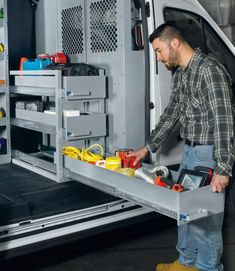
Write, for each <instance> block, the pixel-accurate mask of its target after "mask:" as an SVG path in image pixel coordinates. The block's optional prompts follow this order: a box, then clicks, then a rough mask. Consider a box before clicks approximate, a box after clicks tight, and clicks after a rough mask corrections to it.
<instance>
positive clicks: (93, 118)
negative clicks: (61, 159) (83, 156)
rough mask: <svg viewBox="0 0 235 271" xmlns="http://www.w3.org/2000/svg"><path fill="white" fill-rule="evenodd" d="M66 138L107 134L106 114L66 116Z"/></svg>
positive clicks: (73, 138)
mask: <svg viewBox="0 0 235 271" xmlns="http://www.w3.org/2000/svg"><path fill="white" fill-rule="evenodd" d="M64 128H65V138H66V140H77V139H82V138H92V137H100V136H106V114H103V113H101V114H90V115H81V116H78V117H66V118H64Z"/></svg>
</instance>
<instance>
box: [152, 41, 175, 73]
mask: <svg viewBox="0 0 235 271" xmlns="http://www.w3.org/2000/svg"><path fill="white" fill-rule="evenodd" d="M152 47H153V50H154V52H155V53H156V58H157V60H158V61H161V62H162V63H163V64H165V66H166V68H167V69H168V70H174V69H175V68H176V67H177V66H178V61H177V60H178V56H177V51H176V50H175V49H174V48H173V47H172V46H171V43H170V42H166V41H163V40H160V39H159V38H157V39H155V40H154V41H153V42H152Z"/></svg>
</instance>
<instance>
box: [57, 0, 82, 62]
mask: <svg viewBox="0 0 235 271" xmlns="http://www.w3.org/2000/svg"><path fill="white" fill-rule="evenodd" d="M84 21H85V6H84V0H70V1H66V0H59V10H58V23H59V29H60V31H59V48H60V50H61V51H63V52H64V53H65V54H66V55H68V56H69V59H70V62H73V63H77V62H86V44H85V33H86V32H85V23H84Z"/></svg>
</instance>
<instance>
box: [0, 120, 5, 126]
mask: <svg viewBox="0 0 235 271" xmlns="http://www.w3.org/2000/svg"><path fill="white" fill-rule="evenodd" d="M2 126H6V118H0V127H2Z"/></svg>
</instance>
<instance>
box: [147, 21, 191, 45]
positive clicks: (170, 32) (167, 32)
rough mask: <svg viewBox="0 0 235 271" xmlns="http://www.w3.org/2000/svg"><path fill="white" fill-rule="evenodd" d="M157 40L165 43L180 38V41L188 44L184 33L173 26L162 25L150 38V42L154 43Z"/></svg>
mask: <svg viewBox="0 0 235 271" xmlns="http://www.w3.org/2000/svg"><path fill="white" fill-rule="evenodd" d="M157 38H159V39H161V40H164V41H171V40H172V39H173V38H178V39H179V40H180V41H183V42H186V39H185V37H184V35H183V34H182V32H181V31H180V30H179V29H178V28H177V27H176V26H174V25H171V24H161V25H160V26H159V27H158V28H157V29H155V30H154V31H153V33H152V34H151V35H150V36H149V42H150V43H152V42H153V41H154V40H155V39H157Z"/></svg>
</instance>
